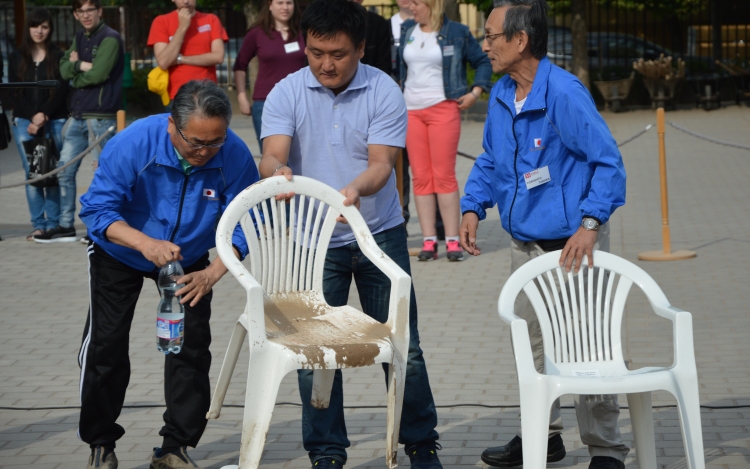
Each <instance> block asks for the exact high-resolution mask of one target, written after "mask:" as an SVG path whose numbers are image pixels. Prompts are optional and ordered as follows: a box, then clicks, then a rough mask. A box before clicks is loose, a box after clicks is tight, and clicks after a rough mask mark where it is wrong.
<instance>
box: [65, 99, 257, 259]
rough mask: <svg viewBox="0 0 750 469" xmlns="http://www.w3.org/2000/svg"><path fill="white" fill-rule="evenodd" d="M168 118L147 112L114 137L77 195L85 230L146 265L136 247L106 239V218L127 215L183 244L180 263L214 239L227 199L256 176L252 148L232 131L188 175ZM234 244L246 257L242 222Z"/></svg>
mask: <svg viewBox="0 0 750 469" xmlns="http://www.w3.org/2000/svg"><path fill="white" fill-rule="evenodd" d="M167 122H168V121H167V114H159V115H155V116H150V117H147V118H145V119H140V120H137V121H135V122H134V123H133V124H131V125H130V126H129V127H127V128H126V129H125V130H123V131H122V132H119V133H118V134H117V135H115V136H114V137H112V139H111V140H110V141H109V142H107V144H106V145H105V146H104V149H103V150H102V154H101V158H100V160H99V168H98V169H97V170H96V172H95V173H94V180H93V181H92V183H91V186H90V187H89V190H88V192H86V193H85V194H84V195H83V196H81V213H80V217H81V220H83V221H84V223H86V226H87V227H88V230H89V236H90V237H91V238H92V239H93V240H94V242H95V243H96V244H98V245H100V246H101V247H102V248H103V249H104V250H105V251H106V252H107V253H108V254H110V255H111V256H112V257H114V258H115V259H117V260H119V261H120V262H122V263H124V264H126V265H128V266H130V267H132V268H134V269H137V270H140V271H143V272H149V271H153V270H155V269H156V266H155V265H154V264H153V263H152V262H150V261H148V260H146V258H145V257H143V255H142V254H141V253H140V252H138V251H135V250H133V249H130V248H127V247H125V246H121V245H119V244H115V243H112V242H110V241H109V240H108V239H107V236H106V231H107V228H108V227H109V225H111V224H112V223H114V222H115V221H118V220H124V221H125V222H127V224H128V225H130V226H131V227H132V228H135V229H136V230H139V231H141V232H143V233H145V234H146V235H148V236H150V237H152V238H155V239H160V240H167V241H171V242H173V243H174V244H176V245H178V246H179V247H180V248H181V251H180V252H181V254H182V256H183V260H182V261H181V262H182V265H184V266H189V265H191V264H193V263H195V262H196V261H197V260H198V259H199V258H200V257H201V256H202V255H204V254H206V252H208V250H209V249H211V248H212V247H214V246H215V236H216V225H217V223H218V222H219V218H220V217H221V215H222V213H224V210H225V209H226V207H227V205H228V204H229V202H231V201H232V199H233V198H234V197H235V196H236V195H237V194H238V193H239V192H241V191H242V190H243V189H245V188H246V187H247V186H249V185H251V184H253V183H255V182H257V181H258V179H259V176H258V170H257V168H256V167H255V160H253V157H252V155H251V154H250V150H248V149H247V145H245V143H244V142H243V141H242V140H241V139H240V138H239V137H238V136H237V135H236V134H235V133H234V132H232V131H231V130H227V141H226V143H225V144H224V146H222V147H221V149H220V150H219V152H218V153H217V154H216V155H215V156H214V157H213V158H211V159H210V160H209V161H208V163H206V164H205V165H203V166H200V167H198V166H196V167H193V169H192V172H191V173H190V175H187V176H186V175H185V173H184V171H183V170H182V166H181V165H180V162H179V160H178V159H177V155H176V154H175V149H174V147H173V146H172V143H171V141H170V139H169V134H168V133H167ZM178 138H179V137H178ZM232 243H233V244H234V245H235V246H236V247H237V249H238V250H239V251H240V255H241V256H242V257H243V258H244V256H245V255H247V242H246V240H245V237H244V235H243V234H242V230H241V229H240V228H239V225H238V226H237V228H236V229H235V232H234V236H233V237H232Z"/></svg>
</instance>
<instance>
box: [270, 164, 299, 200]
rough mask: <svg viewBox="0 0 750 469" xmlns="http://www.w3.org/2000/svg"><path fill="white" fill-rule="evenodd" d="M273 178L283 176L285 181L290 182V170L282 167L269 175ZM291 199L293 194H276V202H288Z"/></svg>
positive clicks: (287, 167)
mask: <svg viewBox="0 0 750 469" xmlns="http://www.w3.org/2000/svg"><path fill="white" fill-rule="evenodd" d="M274 176H284V177H285V178H286V179H287V181H291V180H292V168H290V167H289V166H282V167H281V168H279V169H277V170H276V171H274V172H273V174H271V177H274ZM292 197H294V192H288V193H286V194H278V195H277V196H276V200H289V199H291V198H292Z"/></svg>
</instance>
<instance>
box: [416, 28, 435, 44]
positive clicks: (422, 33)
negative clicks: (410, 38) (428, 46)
mask: <svg viewBox="0 0 750 469" xmlns="http://www.w3.org/2000/svg"><path fill="white" fill-rule="evenodd" d="M432 33H433V31H430V32H429V33H427V34H426V35H425V33H424V31H422V28H420V29H419V34H421V35H422V44H421V45H420V46H419V48H420V49H424V43H425V41H427V39H429V38H430V36H431V35H432Z"/></svg>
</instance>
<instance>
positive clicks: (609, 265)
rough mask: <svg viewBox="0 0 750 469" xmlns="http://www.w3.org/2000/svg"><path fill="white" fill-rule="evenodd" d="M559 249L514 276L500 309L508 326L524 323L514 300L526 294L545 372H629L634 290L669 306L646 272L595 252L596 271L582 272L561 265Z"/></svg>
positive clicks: (584, 260)
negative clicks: (624, 338)
mask: <svg viewBox="0 0 750 469" xmlns="http://www.w3.org/2000/svg"><path fill="white" fill-rule="evenodd" d="M559 260H560V251H556V252H551V253H548V254H545V255H542V256H539V257H538V258H535V259H533V260H531V261H529V262H527V263H526V264H524V265H523V266H522V267H520V268H519V269H518V270H517V271H516V272H514V273H513V275H511V277H510V278H509V279H508V281H507V283H506V284H505V286H504V287H503V289H502V292H501V293H500V298H499V300H498V310H499V313H500V316H501V317H502V318H503V319H504V320H505V321H507V322H508V323H510V322H512V321H513V320H515V319H519V318H518V317H517V315H516V313H515V312H514V308H515V300H516V297H517V296H518V294H519V293H520V292H521V290H523V292H524V293H526V295H527V297H528V298H529V301H530V302H531V304H532V306H533V307H534V311H535V312H536V316H537V318H538V319H539V324H540V327H541V331H542V337H543V340H544V355H545V373H547V374H562V375H567V376H571V375H572V376H613V375H619V374H623V373H626V372H627V368H626V367H625V363H624V359H623V352H622V343H621V325H622V317H623V311H624V307H625V301H626V299H627V296H628V293H629V292H630V287H631V286H632V285H633V283H635V284H636V285H638V286H639V287H640V288H641V289H642V290H643V292H644V293H645V294H646V296H647V298H648V299H649V301H650V302H651V303H652V304H658V305H660V306H664V307H668V306H669V302H668V301H667V298H666V296H665V295H664V293H663V292H662V290H661V289H660V288H659V286H658V285H657V284H656V282H655V281H654V280H653V279H652V278H651V276H649V275H648V274H647V273H646V272H645V271H644V270H643V269H641V268H640V267H638V266H636V265H635V264H633V263H631V262H629V261H627V260H625V259H622V258H620V257H617V256H615V255H613V254H610V253H607V252H602V251H594V267H593V268H592V269H589V268H588V260H587V259H586V257H584V259H583V262H582V264H583V267H582V268H581V270H580V271H579V272H578V274H573V272H572V271H571V272H565V270H564V269H562V268H561V267H560V265H559Z"/></svg>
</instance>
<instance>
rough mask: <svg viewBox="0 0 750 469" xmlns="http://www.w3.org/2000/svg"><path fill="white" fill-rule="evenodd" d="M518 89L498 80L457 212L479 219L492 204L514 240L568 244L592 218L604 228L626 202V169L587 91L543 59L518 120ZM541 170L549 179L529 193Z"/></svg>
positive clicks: (482, 217)
mask: <svg viewBox="0 0 750 469" xmlns="http://www.w3.org/2000/svg"><path fill="white" fill-rule="evenodd" d="M515 96H516V83H515V81H513V80H512V79H511V78H510V76H509V75H506V76H504V77H503V78H502V79H501V80H500V81H498V82H497V84H496V85H495V86H494V88H492V92H491V93H490V102H489V109H488V114H487V121H486V123H485V125H484V139H483V147H484V153H482V154H481V155H480V156H479V157H478V158H477V161H476V163H475V164H474V167H473V168H472V170H471V173H470V174H469V179H468V180H467V181H466V187H465V190H464V192H465V194H466V195H465V196H464V197H463V198H462V199H461V212H467V211H474V212H476V213H477V214H478V215H479V218H480V220H481V219H484V218H485V216H486V210H487V209H489V208H491V207H494V206H495V205H497V207H498V210H499V212H500V220H501V223H502V225H503V228H505V230H506V231H508V233H510V235H511V236H512V237H513V238H515V239H518V240H520V241H538V240H555V239H562V238H567V237H569V236H571V235H573V233H575V231H576V230H577V229H578V227H579V226H580V225H581V219H582V218H583V217H584V216H585V215H586V216H591V217H594V218H597V219H599V221H600V222H601V223H607V221H608V220H609V218H610V216H611V215H612V212H614V211H615V209H616V208H617V207H619V206H621V205H623V204H624V203H625V167H624V166H623V163H622V156H621V155H620V151H619V150H618V149H617V144H616V143H615V140H614V138H612V134H611V133H610V131H609V128H608V127H607V124H606V123H605V122H604V119H602V117H601V115H600V114H599V112H598V111H597V110H596V107H595V105H594V101H593V99H592V98H591V95H590V94H589V92H588V90H587V89H586V88H585V87H584V86H583V84H582V83H581V82H580V81H579V80H578V79H577V78H576V77H575V76H573V75H571V74H570V73H568V72H566V71H565V70H563V69H561V68H560V67H557V66H556V65H553V64H551V63H550V62H549V60H548V59H547V58H546V57H545V58H543V59H542V60H541V61H540V63H539V67H538V69H537V72H536V76H535V77H534V82H533V84H532V87H531V92H530V93H529V94H528V96H527V98H526V102H525V103H524V105H523V108H522V109H521V112H520V113H519V114H516V110H515V107H514V104H513V103H514V101H515ZM543 168H547V169H548V170H549V176H550V180H549V182H547V183H544V184H541V185H538V186H536V187H532V188H527V185H526V182H525V180H526V178H527V176H528V175H530V173H531V172H532V171H534V170H537V169H543Z"/></svg>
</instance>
